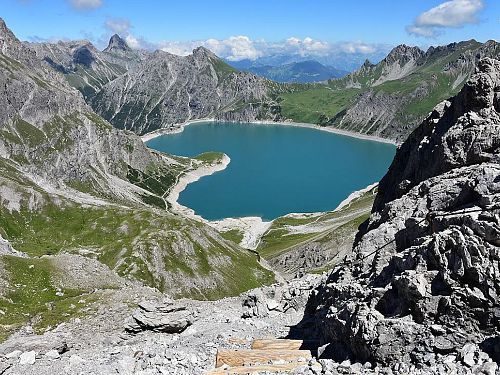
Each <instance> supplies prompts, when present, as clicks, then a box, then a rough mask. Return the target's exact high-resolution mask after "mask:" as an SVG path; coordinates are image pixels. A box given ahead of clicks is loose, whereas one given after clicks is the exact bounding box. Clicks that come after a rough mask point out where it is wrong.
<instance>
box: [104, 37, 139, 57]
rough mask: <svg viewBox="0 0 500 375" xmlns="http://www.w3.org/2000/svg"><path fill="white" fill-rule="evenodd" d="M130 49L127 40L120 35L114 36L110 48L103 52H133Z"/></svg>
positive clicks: (110, 40) (110, 41) (109, 44)
mask: <svg viewBox="0 0 500 375" xmlns="http://www.w3.org/2000/svg"><path fill="white" fill-rule="evenodd" d="M131 51H132V48H130V47H129V46H128V44H127V42H126V41H125V40H123V39H122V38H120V36H119V35H118V34H114V35H112V36H111V38H110V39H109V43H108V46H107V47H106V48H105V49H104V50H103V52H111V53H121V52H131Z"/></svg>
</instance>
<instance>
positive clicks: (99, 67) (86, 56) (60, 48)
mask: <svg viewBox="0 0 500 375" xmlns="http://www.w3.org/2000/svg"><path fill="white" fill-rule="evenodd" d="M27 46H28V47H29V48H30V49H32V50H34V51H35V52H36V55H37V57H38V58H39V59H40V60H42V61H43V62H44V63H45V64H47V65H48V66H50V67H51V68H53V69H54V70H56V71H58V72H60V73H62V74H63V76H64V77H65V78H66V80H67V81H68V83H69V84H70V85H71V86H73V87H75V88H76V89H78V90H79V91H80V92H81V93H82V94H83V96H84V98H85V100H87V101H89V100H90V99H91V98H92V97H93V96H94V95H95V94H96V93H97V92H98V91H99V90H100V89H101V88H102V86H104V85H105V84H106V83H108V82H110V81H112V80H114V79H115V78H117V77H119V76H121V75H122V74H124V73H125V72H126V71H127V70H128V69H129V68H131V67H132V66H134V65H136V64H137V63H139V62H140V61H141V60H142V59H144V58H145V56H146V54H145V53H143V52H136V51H133V50H132V49H130V47H128V46H127V44H126V42H125V41H124V40H123V39H121V38H120V37H119V36H118V35H113V36H112V37H111V39H110V41H109V45H108V47H107V48H106V49H105V50H104V51H102V52H101V51H99V50H98V49H97V48H95V47H94V46H93V45H92V43H90V42H89V41H87V40H81V41H70V42H62V41H60V42H57V43H28V44H27Z"/></svg>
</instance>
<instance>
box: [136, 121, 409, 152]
mask: <svg viewBox="0 0 500 375" xmlns="http://www.w3.org/2000/svg"><path fill="white" fill-rule="evenodd" d="M203 122H228V123H235V124H239V123H241V124H244V123H248V124H256V125H281V126H294V127H298V128H309V129H314V130H319V131H324V132H327V133H333V134H337V135H342V136H345V137H351V138H356V139H363V140H366V141H373V142H380V143H387V144H391V145H394V146H399V143H398V142H396V141H394V140H392V139H387V138H382V137H377V136H375V135H367V134H361V133H356V132H351V131H348V130H342V129H337V128H333V127H326V126H319V125H316V124H309V123H306V122H293V121H271V120H269V121H239V122H238V121H223V120H216V119H214V118H205V119H197V120H189V121H185V122H182V123H178V124H174V125H173V126H175V128H163V129H158V130H154V131H152V132H149V133H146V134H144V135H142V136H141V139H142V141H143V142H147V141H150V140H152V139H154V138H157V137H161V136H162V135H167V134H177V133H182V132H183V131H184V127H186V126H188V125H191V124H197V123H203Z"/></svg>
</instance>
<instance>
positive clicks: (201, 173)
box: [165, 154, 231, 222]
mask: <svg viewBox="0 0 500 375" xmlns="http://www.w3.org/2000/svg"><path fill="white" fill-rule="evenodd" d="M230 162H231V159H230V158H229V156H227V155H226V154H224V155H223V157H222V160H221V162H220V163H216V164H212V165H204V164H201V165H200V166H199V167H198V168H196V169H193V170H190V171H188V172H186V173H184V174H183V175H182V176H181V177H180V178H179V180H178V181H177V183H176V184H175V185H174V186H173V187H172V189H170V191H169V192H168V195H167V196H166V197H165V200H166V201H167V202H168V203H170V204H171V205H172V209H173V210H174V211H176V212H179V213H182V214H184V215H186V216H188V217H191V218H194V219H197V220H202V221H204V222H207V221H206V220H205V219H203V218H202V217H201V216H199V215H196V214H195V212H194V211H193V210H192V209H191V208H189V207H186V206H183V205H181V204H180V203H179V202H178V199H179V195H180V193H182V192H183V191H184V189H185V188H186V187H187V186H188V185H189V184H191V183H193V182H196V181H198V180H199V179H200V178H202V177H205V176H210V175H212V174H214V173H216V172H219V171H223V170H224V169H226V167H227V166H228V165H229V163H230Z"/></svg>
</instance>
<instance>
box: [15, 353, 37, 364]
mask: <svg viewBox="0 0 500 375" xmlns="http://www.w3.org/2000/svg"><path fill="white" fill-rule="evenodd" d="M36 354H37V353H36V352H35V351H30V352H24V353H22V354H21V355H20V356H19V364H20V365H32V364H34V363H35V361H36Z"/></svg>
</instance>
